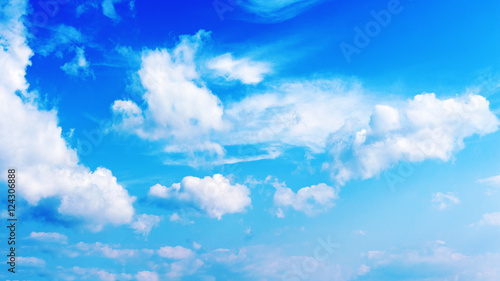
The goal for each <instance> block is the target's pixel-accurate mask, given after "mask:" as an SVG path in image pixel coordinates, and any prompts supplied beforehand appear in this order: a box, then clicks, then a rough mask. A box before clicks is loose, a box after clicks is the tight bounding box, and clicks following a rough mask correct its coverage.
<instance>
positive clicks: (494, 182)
mask: <svg viewBox="0 0 500 281" xmlns="http://www.w3.org/2000/svg"><path fill="white" fill-rule="evenodd" d="M478 182H479V183H483V184H487V185H490V186H493V187H500V175H499V176H493V177H489V178H485V179H480V180H478Z"/></svg>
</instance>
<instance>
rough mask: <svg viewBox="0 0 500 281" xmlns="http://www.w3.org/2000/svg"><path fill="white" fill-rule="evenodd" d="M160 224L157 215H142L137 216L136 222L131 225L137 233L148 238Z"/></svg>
mask: <svg viewBox="0 0 500 281" xmlns="http://www.w3.org/2000/svg"><path fill="white" fill-rule="evenodd" d="M159 223H160V217H159V216H155V215H146V214H142V215H140V216H137V217H136V219H135V221H134V222H132V223H131V224H130V227H131V228H132V229H135V232H136V233H139V234H142V235H144V236H145V237H147V236H148V234H149V232H151V229H153V227H155V226H157V225H158V224H159Z"/></svg>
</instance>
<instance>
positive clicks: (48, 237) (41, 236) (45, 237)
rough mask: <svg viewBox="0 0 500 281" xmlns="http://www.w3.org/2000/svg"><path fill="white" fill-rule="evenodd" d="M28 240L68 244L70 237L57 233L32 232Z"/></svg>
mask: <svg viewBox="0 0 500 281" xmlns="http://www.w3.org/2000/svg"><path fill="white" fill-rule="evenodd" d="M28 238H30V239H35V240H40V241H49V242H57V243H62V244H66V243H67V242H68V237H67V236H66V235H64V234H60V233H57V232H31V233H30V236H29V237H28Z"/></svg>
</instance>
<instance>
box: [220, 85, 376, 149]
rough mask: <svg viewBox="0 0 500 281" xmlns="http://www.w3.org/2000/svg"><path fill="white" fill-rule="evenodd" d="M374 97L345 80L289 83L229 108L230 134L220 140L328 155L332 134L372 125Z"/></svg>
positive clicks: (228, 106) (222, 136)
mask: <svg viewBox="0 0 500 281" xmlns="http://www.w3.org/2000/svg"><path fill="white" fill-rule="evenodd" d="M369 103H370V98H368V97H365V96H364V94H363V90H362V88H361V87H360V85H358V84H356V83H346V82H344V81H341V80H338V79H337V80H315V81H308V82H294V83H285V84H282V85H280V86H277V87H275V88H274V89H273V90H272V92H270V93H265V94H255V95H251V96H248V97H246V98H244V99H243V100H241V101H238V102H235V103H230V104H228V105H227V106H226V110H225V118H226V119H227V120H229V121H230V122H231V124H233V127H232V129H231V131H230V132H228V133H225V134H223V135H221V136H217V139H220V142H221V143H222V144H223V145H238V144H240V145H241V144H263V143H267V144H273V145H276V146H279V145H291V146H299V147H307V148H309V149H311V151H313V152H314V153H320V152H324V151H325V149H326V147H327V145H328V140H329V137H330V136H331V135H332V134H344V133H345V132H342V131H340V130H341V129H342V128H345V127H347V126H350V127H352V128H359V127H361V126H362V125H365V124H367V123H368V122H369V118H370V112H371V106H370V104H369Z"/></svg>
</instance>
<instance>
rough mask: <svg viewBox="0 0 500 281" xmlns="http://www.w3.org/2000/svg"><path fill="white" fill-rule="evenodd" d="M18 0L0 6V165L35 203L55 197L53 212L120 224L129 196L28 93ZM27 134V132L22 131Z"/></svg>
mask: <svg viewBox="0 0 500 281" xmlns="http://www.w3.org/2000/svg"><path fill="white" fill-rule="evenodd" d="M25 5H26V3H24V2H23V1H20V2H15V3H10V4H8V5H6V6H4V7H3V9H2V10H1V11H0V13H1V16H2V18H3V19H7V20H5V21H2V22H1V23H0V25H1V28H0V37H1V38H2V42H3V43H2V44H3V48H1V49H0V61H2V68H1V69H0V77H2V78H1V79H0V112H1V117H0V144H1V145H0V169H2V170H6V169H10V168H17V169H18V170H17V173H18V176H19V177H20V178H22V179H23V184H22V185H19V187H18V192H19V194H20V195H21V196H22V197H23V198H24V199H26V200H27V201H28V202H29V203H30V204H32V205H36V204H38V202H39V201H40V200H42V199H44V198H49V197H55V198H57V199H59V200H60V202H61V204H60V206H59V208H58V210H59V212H60V213H62V214H66V215H71V216H75V217H79V218H83V219H85V220H86V221H87V222H88V223H89V226H91V227H92V228H93V229H94V230H99V229H100V228H101V227H102V226H103V225H105V224H108V223H112V224H126V223H129V222H130V221H131V219H132V217H133V215H134V208H133V206H132V203H133V202H134V200H135V198H134V197H131V196H129V194H128V192H127V190H125V189H124V188H123V187H122V186H121V185H119V184H118V183H117V180H116V178H115V177H114V176H113V175H112V173H111V171H110V170H108V169H106V168H103V167H100V168H97V169H96V170H95V171H91V170H90V169H89V168H87V167H85V166H83V165H82V164H79V159H78V157H77V154H76V151H75V150H74V149H72V148H71V147H69V145H68V143H67V142H66V140H65V139H64V138H63V137H62V135H61V133H62V129H61V127H59V126H58V119H57V112H56V110H50V111H47V110H44V109H41V108H40V107H41V105H40V104H38V103H37V102H36V95H35V94H33V93H28V92H27V88H28V84H27V82H26V80H25V78H24V76H25V73H26V72H25V70H26V67H27V66H28V65H30V57H31V56H32V51H31V50H30V48H29V47H28V46H27V44H26V38H25V29H24V26H23V24H22V20H21V18H22V16H23V14H24V11H25V9H26V7H25ZM28 136H29V137H28Z"/></svg>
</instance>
